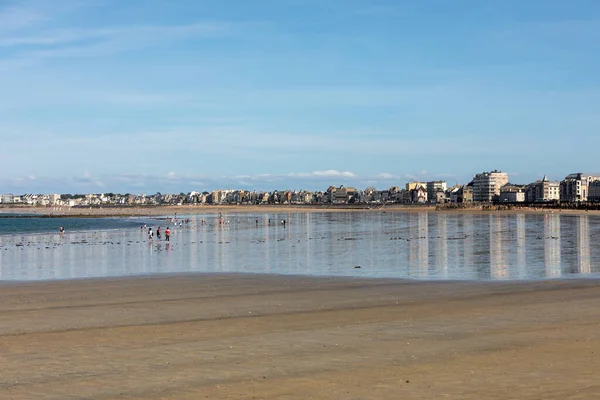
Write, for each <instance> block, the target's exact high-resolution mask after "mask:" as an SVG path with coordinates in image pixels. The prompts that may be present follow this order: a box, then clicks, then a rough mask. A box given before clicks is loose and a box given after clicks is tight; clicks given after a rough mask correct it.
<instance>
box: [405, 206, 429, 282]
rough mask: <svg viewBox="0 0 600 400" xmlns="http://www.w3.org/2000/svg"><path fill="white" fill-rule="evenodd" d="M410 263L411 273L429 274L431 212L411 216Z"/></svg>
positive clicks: (422, 275)
mask: <svg viewBox="0 0 600 400" xmlns="http://www.w3.org/2000/svg"><path fill="white" fill-rule="evenodd" d="M409 221H410V224H409V235H410V241H409V245H408V265H409V269H410V272H409V273H410V275H411V276H416V277H425V276H427V275H428V274H429V271H428V269H429V213H426V212H423V213H418V214H411V215H410V217H409Z"/></svg>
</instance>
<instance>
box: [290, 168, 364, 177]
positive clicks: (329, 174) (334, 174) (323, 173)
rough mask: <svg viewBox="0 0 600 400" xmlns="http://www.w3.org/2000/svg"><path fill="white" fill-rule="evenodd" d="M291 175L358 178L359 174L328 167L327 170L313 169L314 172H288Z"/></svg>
mask: <svg viewBox="0 0 600 400" xmlns="http://www.w3.org/2000/svg"><path fill="white" fill-rule="evenodd" d="M287 176H290V177H300V178H310V177H317V178H356V177H357V175H356V174H355V173H353V172H350V171H338V170H335V169H328V170H326V171H313V172H292V173H289V174H287Z"/></svg>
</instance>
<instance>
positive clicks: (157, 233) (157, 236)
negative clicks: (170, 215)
mask: <svg viewBox="0 0 600 400" xmlns="http://www.w3.org/2000/svg"><path fill="white" fill-rule="evenodd" d="M156 238H157V239H160V226H159V227H158V228H156Z"/></svg>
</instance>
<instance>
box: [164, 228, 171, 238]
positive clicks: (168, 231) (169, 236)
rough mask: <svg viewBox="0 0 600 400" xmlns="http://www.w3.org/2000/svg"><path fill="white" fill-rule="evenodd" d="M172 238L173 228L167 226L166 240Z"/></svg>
mask: <svg viewBox="0 0 600 400" xmlns="http://www.w3.org/2000/svg"><path fill="white" fill-rule="evenodd" d="M170 238H171V230H170V229H169V227H168V226H167V229H165V240H166V241H167V242H168V241H169V239H170Z"/></svg>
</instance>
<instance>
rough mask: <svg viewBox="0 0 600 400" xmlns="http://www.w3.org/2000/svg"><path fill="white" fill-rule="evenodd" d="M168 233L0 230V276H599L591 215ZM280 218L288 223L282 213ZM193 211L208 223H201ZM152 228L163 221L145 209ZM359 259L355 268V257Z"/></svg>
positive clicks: (380, 219)
mask: <svg viewBox="0 0 600 400" xmlns="http://www.w3.org/2000/svg"><path fill="white" fill-rule="evenodd" d="M189 218H190V223H189V224H188V225H184V226H183V227H181V228H179V227H177V228H172V231H173V234H172V236H171V241H170V242H169V243H167V242H165V241H164V236H163V239H162V240H157V239H154V240H153V241H150V242H149V241H148V238H147V235H146V232H145V231H142V230H141V229H140V228H139V227H138V226H139V221H135V227H123V228H118V229H110V230H82V231H72V230H71V229H69V226H68V224H67V222H68V221H60V220H56V221H55V223H58V222H59V221H60V225H65V226H66V227H67V233H66V234H65V235H64V236H61V235H59V234H57V233H44V232H38V233H36V234H27V233H23V234H15V235H2V236H0V280H48V279H70V278H87V277H111V276H124V275H145V274H159V273H176V272H251V273H277V274H302V275H334V276H361V277H393V278H413V279H440V280H444V279H462V280H498V279H519V280H521V279H548V278H559V277H592V276H599V275H598V272H599V271H600V246H598V245H597V244H598V243H600V217H596V216H587V215H559V214H547V215H540V214H512V215H502V214H489V215H473V214H458V213H457V214H444V213H435V212H431V213H427V212H423V213H394V212H391V213H382V212H378V213H370V212H369V213H360V212H349V213H340V212H336V213H305V214H289V215H288V214H279V215H277V214H270V215H269V214H260V215H251V214H235V215H228V216H225V217H224V224H223V225H221V224H220V223H219V220H218V217H217V216H215V215H204V216H202V215H198V216H190V217H189ZM283 219H285V220H286V221H287V224H286V226H285V227H283V226H282V225H281V223H280V221H281V220H283ZM202 220H205V221H206V223H205V224H203V223H202ZM153 222H154V224H155V225H154V228H155V227H156V225H158V224H161V225H163V226H162V229H163V230H164V227H165V226H164V223H165V221H164V220H163V221H153ZM357 267H360V268H357Z"/></svg>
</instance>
